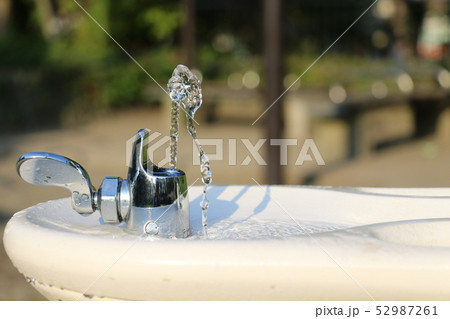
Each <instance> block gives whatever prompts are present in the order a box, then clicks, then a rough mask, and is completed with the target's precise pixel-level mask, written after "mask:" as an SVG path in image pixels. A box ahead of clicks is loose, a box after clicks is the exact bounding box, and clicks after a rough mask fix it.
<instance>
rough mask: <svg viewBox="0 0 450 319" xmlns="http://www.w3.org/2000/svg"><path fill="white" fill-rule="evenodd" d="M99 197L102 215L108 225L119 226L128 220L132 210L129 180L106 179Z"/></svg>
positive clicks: (118, 178)
mask: <svg viewBox="0 0 450 319" xmlns="http://www.w3.org/2000/svg"><path fill="white" fill-rule="evenodd" d="M97 197H98V199H97V202H98V207H99V210H100V214H101V215H102V218H103V220H104V221H105V222H106V223H109V224H118V223H120V222H121V221H123V220H125V219H126V217H127V215H128V212H129V210H130V189H129V184H128V181H127V180H125V181H124V180H122V178H120V177H105V178H104V179H103V183H102V186H101V187H100V189H99V191H98V196H97Z"/></svg>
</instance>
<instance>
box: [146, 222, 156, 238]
mask: <svg viewBox="0 0 450 319" xmlns="http://www.w3.org/2000/svg"><path fill="white" fill-rule="evenodd" d="M144 230H145V232H146V233H147V234H149V235H158V233H159V225H158V224H157V223H156V222H154V221H149V222H148V223H147V224H145V227H144Z"/></svg>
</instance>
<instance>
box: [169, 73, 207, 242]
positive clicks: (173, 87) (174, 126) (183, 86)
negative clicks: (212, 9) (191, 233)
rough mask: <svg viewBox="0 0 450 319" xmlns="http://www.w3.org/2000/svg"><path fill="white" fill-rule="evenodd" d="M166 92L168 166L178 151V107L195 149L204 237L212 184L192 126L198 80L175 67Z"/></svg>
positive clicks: (174, 162)
mask: <svg viewBox="0 0 450 319" xmlns="http://www.w3.org/2000/svg"><path fill="white" fill-rule="evenodd" d="M167 87H168V89H169V94H170V99H171V100H172V110H171V124H170V159H169V165H170V167H171V168H175V167H176V165H177V149H178V118H179V108H180V106H181V107H183V109H184V110H185V111H186V118H187V130H188V132H189V134H190V135H191V136H192V138H193V140H194V142H195V145H196V146H197V150H198V154H199V157H200V173H201V177H202V181H203V184H204V185H205V187H204V188H203V195H202V200H201V202H200V207H201V209H202V225H203V233H204V235H205V236H206V235H207V231H206V227H207V225H208V217H207V213H208V207H209V200H208V196H207V191H208V186H209V185H210V184H211V182H212V172H211V165H210V162H209V158H208V156H207V155H206V153H205V151H204V150H203V147H202V146H201V144H200V142H199V140H198V138H197V131H196V129H195V126H194V115H195V112H196V111H197V110H198V109H199V108H200V106H201V105H202V89H201V87H200V81H199V80H198V79H197V77H196V76H195V75H194V74H193V73H192V72H191V70H189V69H188V68H187V67H186V66H184V65H181V64H180V65H177V67H176V68H175V70H174V71H173V74H172V77H171V78H170V80H169V83H168V84H167Z"/></svg>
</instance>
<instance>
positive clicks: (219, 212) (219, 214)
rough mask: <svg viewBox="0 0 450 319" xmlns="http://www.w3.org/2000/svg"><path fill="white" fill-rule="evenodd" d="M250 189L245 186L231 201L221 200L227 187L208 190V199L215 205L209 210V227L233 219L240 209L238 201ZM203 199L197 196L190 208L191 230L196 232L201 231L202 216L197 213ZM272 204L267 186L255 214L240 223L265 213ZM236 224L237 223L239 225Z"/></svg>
mask: <svg viewBox="0 0 450 319" xmlns="http://www.w3.org/2000/svg"><path fill="white" fill-rule="evenodd" d="M249 188H250V186H249V185H247V186H244V187H243V188H242V189H241V190H240V191H239V193H238V194H236V195H235V196H234V197H233V198H232V199H231V200H224V199H219V197H220V195H221V194H222V193H223V192H224V191H225V190H226V189H227V187H217V186H213V187H211V188H210V189H209V190H208V199H209V201H210V203H213V205H210V206H209V208H208V226H212V225H214V224H216V223H219V222H220V221H222V220H224V219H227V218H229V217H231V216H232V215H233V214H234V213H235V212H236V211H237V210H238V209H239V204H238V203H237V201H238V200H239V199H240V198H241V197H242V196H244V194H245V193H246V192H247V191H248V189H249ZM201 199H202V195H199V196H197V197H196V198H195V199H194V200H192V201H191V203H190V207H191V210H190V211H191V230H192V231H193V233H194V232H197V231H200V230H201V227H200V225H201V214H200V213H196V212H198V211H199V210H200V208H199V207H200V201H201ZM269 202H270V188H269V187H268V186H267V188H265V193H264V196H263V198H262V200H261V201H260V202H259V203H258V205H256V206H255V208H254V209H253V213H252V214H250V215H249V216H248V217H246V218H245V219H243V220H242V221H238V222H244V221H246V220H248V219H250V218H251V217H253V216H255V215H257V214H259V213H261V212H262V211H264V210H265V209H266V207H267V205H268V204H269ZM238 222H236V223H238Z"/></svg>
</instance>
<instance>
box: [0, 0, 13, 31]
mask: <svg viewBox="0 0 450 319" xmlns="http://www.w3.org/2000/svg"><path fill="white" fill-rule="evenodd" d="M10 18H11V0H0V37H2V38H3V37H5V36H6V35H7V34H8V31H9V20H10Z"/></svg>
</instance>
